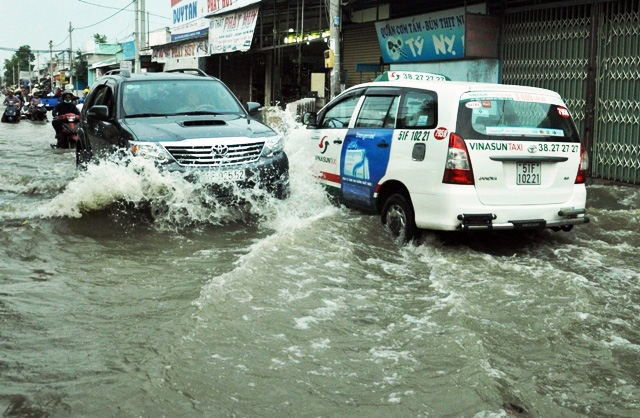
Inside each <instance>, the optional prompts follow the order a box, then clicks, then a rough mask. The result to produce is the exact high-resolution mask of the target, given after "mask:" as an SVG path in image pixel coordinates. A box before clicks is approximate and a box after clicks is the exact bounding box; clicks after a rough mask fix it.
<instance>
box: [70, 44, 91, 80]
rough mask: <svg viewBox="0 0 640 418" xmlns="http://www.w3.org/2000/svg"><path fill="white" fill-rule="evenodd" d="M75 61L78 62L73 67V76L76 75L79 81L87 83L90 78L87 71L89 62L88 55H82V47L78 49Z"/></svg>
mask: <svg viewBox="0 0 640 418" xmlns="http://www.w3.org/2000/svg"><path fill="white" fill-rule="evenodd" d="M75 61H76V63H75V66H74V67H73V76H74V77H75V79H76V81H77V82H85V83H87V82H88V79H89V75H88V73H87V71H88V66H89V65H88V63H87V57H86V56H84V55H82V51H81V50H80V49H78V50H77V51H76V60H75Z"/></svg>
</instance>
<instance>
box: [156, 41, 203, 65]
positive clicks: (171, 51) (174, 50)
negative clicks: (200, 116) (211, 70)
mask: <svg viewBox="0 0 640 418" xmlns="http://www.w3.org/2000/svg"><path fill="white" fill-rule="evenodd" d="M208 47H209V44H208V42H207V40H206V39H202V40H198V41H192V42H186V43H184V44H180V45H172V46H164V47H160V48H157V47H153V55H152V60H153V61H156V62H167V60H169V59H171V58H193V57H206V56H208V55H209V53H208V51H207V49H208Z"/></svg>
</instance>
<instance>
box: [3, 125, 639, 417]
mask: <svg viewBox="0 0 640 418" xmlns="http://www.w3.org/2000/svg"><path fill="white" fill-rule="evenodd" d="M49 118H51V115H50V114H49ZM52 142H54V138H53V128H52V127H51V124H50V122H49V123H47V124H37V123H31V122H27V121H23V122H21V123H20V124H18V125H8V124H1V125H0V161H2V164H1V165H0V225H1V232H0V411H3V412H4V416H31V417H46V416H168V417H170V416H229V415H234V416H465V417H467V416H470V417H474V416H475V417H490V416H508V415H509V414H508V412H507V409H509V408H505V404H512V405H514V408H517V407H518V406H519V407H521V408H523V409H524V413H523V415H524V416H535V417H560V416H562V417H572V416H585V415H587V416H628V417H631V416H638V415H640V234H638V230H639V228H640V209H638V208H639V207H640V189H637V188H633V187H622V186H610V185H593V186H589V187H588V198H587V202H588V208H587V212H588V214H589V215H590V217H591V220H592V222H591V223H590V224H587V225H583V226H579V227H577V228H575V229H574V230H573V231H571V232H569V233H555V232H552V231H549V230H547V231H543V232H539V233H520V234H474V235H469V236H467V235H464V236H463V235H451V234H436V233H431V232H425V233H423V235H422V237H421V238H420V239H419V240H418V241H417V242H415V243H414V244H411V245H407V246H400V245H398V244H396V243H393V242H391V240H390V239H389V237H388V236H387V235H386V233H385V232H383V231H382V230H381V228H380V220H379V218H378V217H375V216H372V215H366V214H362V213H360V212H357V211H354V210H351V209H347V208H344V207H339V206H336V205H333V204H331V203H330V202H329V200H328V199H327V198H326V196H325V194H324V191H323V189H322V188H321V186H320V185H319V184H318V183H316V182H315V181H314V179H313V177H312V176H311V174H310V173H311V172H310V163H311V160H310V159H309V158H308V157H307V156H306V155H305V153H304V152H303V151H301V146H300V144H299V143H296V142H295V141H294V140H293V139H287V140H286V142H285V147H286V148H285V149H286V151H287V154H288V156H289V159H290V163H291V188H292V189H291V197H290V198H289V199H288V200H285V201H275V200H271V199H266V198H265V199H259V200H256V201H254V204H253V205H252V206H250V207H243V208H228V207H220V206H218V205H216V203H215V202H214V201H212V200H211V199H208V198H207V196H206V191H205V190H204V186H203V185H201V184H200V185H199V184H193V183H189V182H187V181H185V180H184V178H182V177H181V176H180V175H179V174H176V173H174V174H168V173H159V172H158V171H157V170H155V169H154V168H153V166H152V165H150V164H145V163H143V162H132V163H131V164H129V165H127V166H117V165H115V164H112V163H104V164H101V165H99V166H91V167H89V169H88V170H87V171H86V172H77V171H76V169H75V155H74V153H73V152H57V151H56V152H54V151H53V150H52V149H51V148H50V147H49V144H50V143H52Z"/></svg>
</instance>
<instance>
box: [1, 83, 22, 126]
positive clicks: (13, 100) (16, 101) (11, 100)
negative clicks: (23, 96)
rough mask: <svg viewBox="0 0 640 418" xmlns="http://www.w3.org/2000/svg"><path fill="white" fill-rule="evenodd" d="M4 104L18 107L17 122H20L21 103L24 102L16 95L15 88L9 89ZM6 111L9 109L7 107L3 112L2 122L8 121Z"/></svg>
mask: <svg viewBox="0 0 640 418" xmlns="http://www.w3.org/2000/svg"><path fill="white" fill-rule="evenodd" d="M2 104H3V105H4V106H7V107H8V106H10V105H13V106H14V108H15V109H16V111H17V120H16V122H20V105H21V104H22V103H21V102H20V98H19V97H17V96H14V94H13V90H11V89H8V90H7V95H6V97H5V98H4V102H2ZM6 111H7V109H6V108H5V110H4V111H3V112H2V117H1V118H0V121H2V122H7V118H6Z"/></svg>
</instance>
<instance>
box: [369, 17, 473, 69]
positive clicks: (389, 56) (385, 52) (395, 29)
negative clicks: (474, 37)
mask: <svg viewBox="0 0 640 418" xmlns="http://www.w3.org/2000/svg"><path fill="white" fill-rule="evenodd" d="M467 11H468V9H467ZM464 20H465V9H464V7H459V8H457V9H450V10H444V11H442V12H437V13H429V14H424V15H419V16H412V17H406V18H401V19H393V20H387V21H384V22H376V32H377V34H378V41H379V42H380V51H381V52H382V58H383V59H384V62H385V63H389V64H390V63H399V62H425V61H440V60H450V59H462V58H464Z"/></svg>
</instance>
